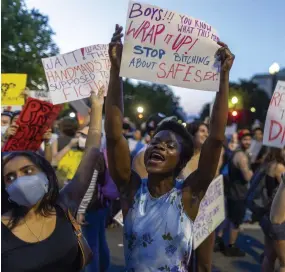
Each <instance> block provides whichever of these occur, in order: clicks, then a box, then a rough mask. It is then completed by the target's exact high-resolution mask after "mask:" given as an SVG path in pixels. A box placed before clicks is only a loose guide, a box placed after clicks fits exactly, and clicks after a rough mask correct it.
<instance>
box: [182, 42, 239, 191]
mask: <svg viewBox="0 0 285 272" xmlns="http://www.w3.org/2000/svg"><path fill="white" fill-rule="evenodd" d="M218 44H219V45H221V48H220V49H219V50H218V51H217V56H218V57H219V58H220V60H221V73H220V87H219V92H218V93H217V94H216V99H215V103H214V106H213V111H212V117H211V121H210V134H209V137H208V138H207V140H206V141H205V143H204V145H203V147H202V150H201V156H200V159H199V165H198V169H197V171H196V172H194V173H193V176H192V175H190V176H189V179H191V180H192V178H193V177H194V176H195V178H194V179H195V180H193V181H194V184H195V185H194V187H193V189H194V190H197V191H203V192H206V190H207V188H208V186H209V185H210V183H211V181H212V180H213V178H214V177H215V175H216V171H217V167H218V163H219V158H220V155H221V151H222V146H223V141H224V137H225V136H224V135H225V128H226V125H227V120H228V95H229V74H230V69H231V67H232V65H233V61H234V55H233V54H232V53H231V52H230V50H229V49H228V47H227V45H226V44H224V43H221V42H219V43H218ZM191 176H192V177H191ZM187 179H188V178H187ZM187 183H188V182H187ZM192 184H193V183H192Z"/></svg>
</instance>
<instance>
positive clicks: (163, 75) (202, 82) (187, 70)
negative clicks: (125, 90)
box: [121, 2, 220, 91]
mask: <svg viewBox="0 0 285 272" xmlns="http://www.w3.org/2000/svg"><path fill="white" fill-rule="evenodd" d="M218 40H219V38H218V36H217V34H216V31H215V30H214V29H213V28H212V27H211V26H210V25H208V24H206V23H205V22H203V21H200V20H198V19H194V18H193V17H190V16H186V15H181V14H178V13H175V12H171V11H169V10H166V9H161V8H158V7H155V6H151V5H147V4H141V3H138V2H130V4H129V10H128V17H127V25H126V32H125V41H124V49H123V56H122V64H121V76H124V77H130V78H135V79H141V80H147V81H152V82H155V83H161V84H168V85H174V86H178V87H184V88H191V89H198V90H207V91H218V89H219V88H218V87H219V78H220V77H219V69H220V63H219V62H217V61H216V59H215V53H216V51H217V49H218V48H219V46H218V45H217V41H218Z"/></svg>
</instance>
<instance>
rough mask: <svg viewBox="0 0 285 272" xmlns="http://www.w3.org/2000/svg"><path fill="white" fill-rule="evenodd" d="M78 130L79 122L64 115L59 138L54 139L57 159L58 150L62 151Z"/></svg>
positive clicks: (53, 145) (54, 153) (53, 149)
mask: <svg viewBox="0 0 285 272" xmlns="http://www.w3.org/2000/svg"><path fill="white" fill-rule="evenodd" d="M77 130H78V123H77V122H76V120H75V119H72V118H69V117H64V118H63V119H62V120H60V122H59V136H58V138H57V140H55V141H53V144H52V153H53V156H54V160H55V161H58V159H56V156H57V155H58V152H60V151H61V150H62V149H63V148H64V147H66V146H67V145H68V144H70V142H71V140H72V139H74V138H75V134H76V132H77ZM74 142H75V141H74ZM73 144H76V143H73Z"/></svg>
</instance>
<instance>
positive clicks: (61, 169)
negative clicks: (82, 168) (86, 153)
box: [57, 150, 83, 181]
mask: <svg viewBox="0 0 285 272" xmlns="http://www.w3.org/2000/svg"><path fill="white" fill-rule="evenodd" d="M82 157H83V152H82V151H79V150H70V151H68V152H67V153H66V154H65V155H64V157H63V158H62V159H61V160H60V162H59V163H58V166H57V172H58V174H60V177H58V178H59V179H63V180H65V181H66V180H70V179H72V178H73V177H74V175H75V173H76V170H77V168H78V166H79V164H80V162H81V159H82Z"/></svg>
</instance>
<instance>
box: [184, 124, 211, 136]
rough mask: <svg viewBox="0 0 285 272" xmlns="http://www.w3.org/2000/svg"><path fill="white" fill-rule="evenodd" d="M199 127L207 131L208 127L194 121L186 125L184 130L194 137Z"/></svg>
mask: <svg viewBox="0 0 285 272" xmlns="http://www.w3.org/2000/svg"><path fill="white" fill-rule="evenodd" d="M201 126H205V127H206V128H207V129H208V130H209V126H208V125H207V124H205V123H203V122H201V121H195V122H193V123H190V124H187V125H186V129H187V131H188V132H189V133H190V134H191V135H192V136H193V137H194V136H195V135H196V133H197V132H198V130H199V128H200V127H201Z"/></svg>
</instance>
